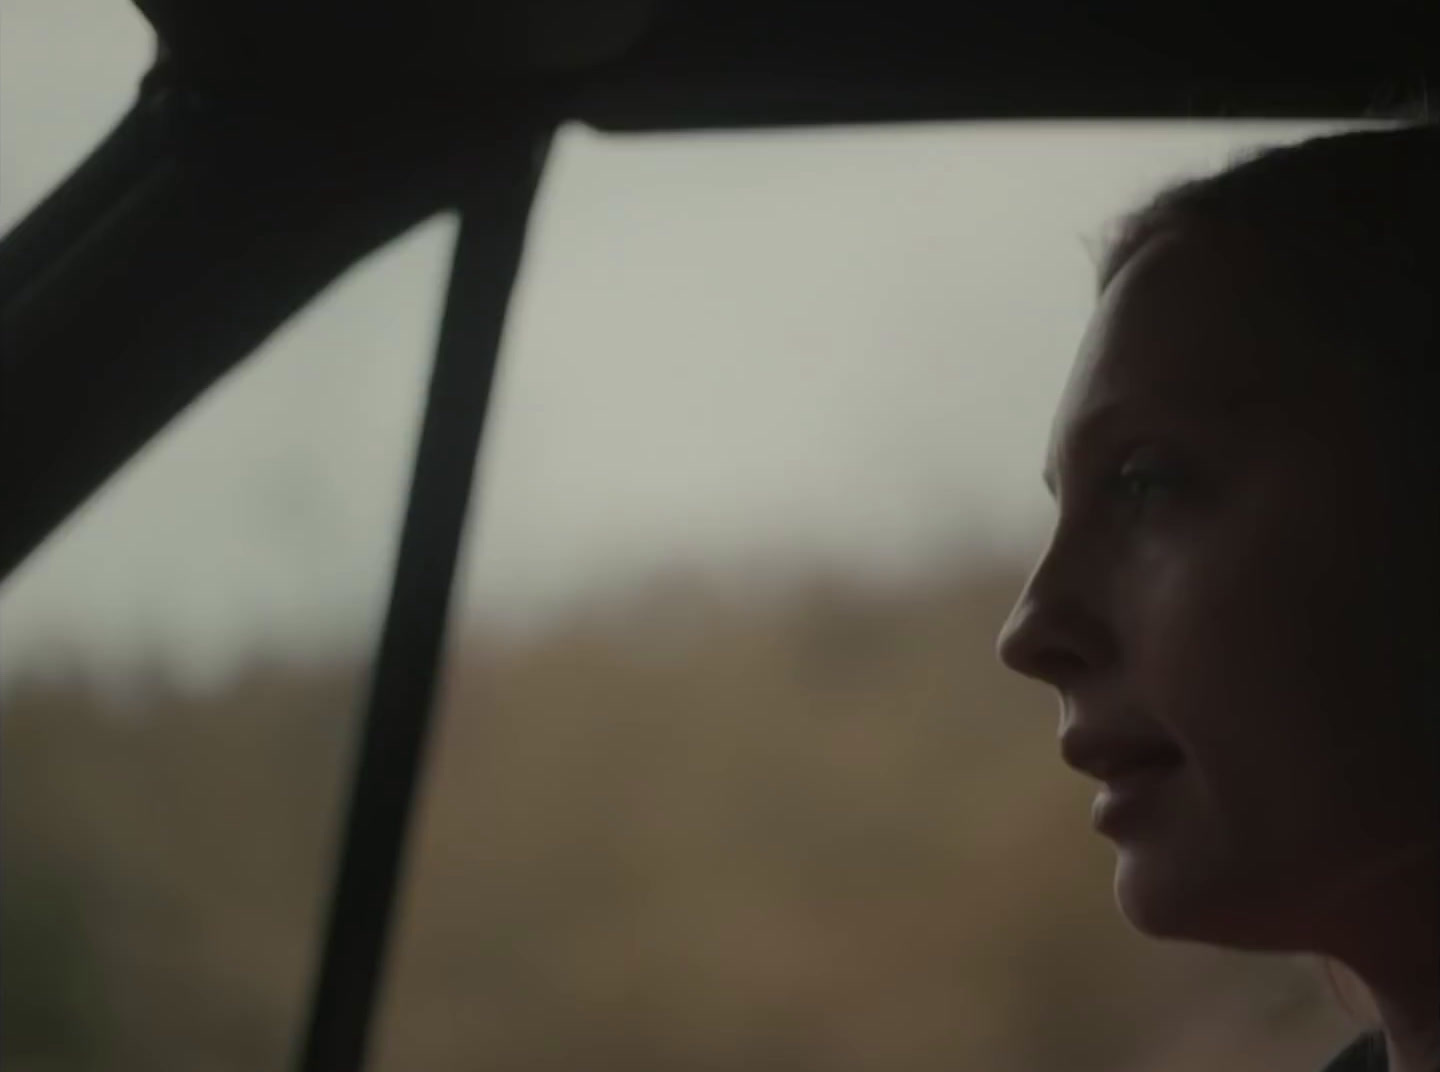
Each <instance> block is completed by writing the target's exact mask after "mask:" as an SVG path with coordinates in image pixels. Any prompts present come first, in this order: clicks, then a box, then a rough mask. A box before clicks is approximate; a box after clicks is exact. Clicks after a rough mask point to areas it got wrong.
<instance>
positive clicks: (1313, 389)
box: [998, 125, 1440, 1072]
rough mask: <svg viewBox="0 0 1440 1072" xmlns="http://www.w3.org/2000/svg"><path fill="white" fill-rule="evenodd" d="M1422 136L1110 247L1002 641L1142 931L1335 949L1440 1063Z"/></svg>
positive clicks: (1359, 152) (1435, 301)
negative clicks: (1048, 528) (1050, 510)
mask: <svg viewBox="0 0 1440 1072" xmlns="http://www.w3.org/2000/svg"><path fill="white" fill-rule="evenodd" d="M1437 221H1440V128H1437V127H1436V126H1434V125H1425V126H1407V127H1402V128H1391V129H1386V130H1370V131H1362V132H1352V133H1348V134H1342V135H1338V136H1328V137H1323V138H1316V139H1312V140H1310V141H1307V142H1303V143H1301V144H1299V145H1296V146H1290V147H1285V148H1280V149H1275V150H1270V151H1268V152H1266V153H1264V154H1262V155H1260V156H1258V157H1254V158H1252V159H1250V160H1248V161H1245V162H1243V163H1241V164H1239V165H1237V166H1233V167H1231V168H1230V169H1228V170H1226V171H1224V172H1222V173H1220V174H1219V175H1216V176H1212V177H1209V178H1205V179H1201V180H1197V181H1193V182H1189V183H1186V184H1183V185H1181V186H1179V187H1176V188H1174V189H1171V190H1169V191H1166V192H1165V193H1162V194H1161V195H1160V196H1159V197H1158V198H1156V199H1155V200H1154V201H1153V202H1152V203H1150V204H1149V205H1147V206H1146V207H1145V208H1143V209H1142V210H1141V211H1139V212H1138V213H1136V214H1135V215H1134V216H1132V217H1130V218H1129V219H1128V220H1127V221H1126V223H1125V225H1124V227H1123V228H1122V230H1121V233H1120V235H1119V237H1118V239H1117V240H1116V241H1115V242H1114V243H1113V245H1112V246H1111V248H1110V250H1109V252H1108V253H1107V255H1106V257H1105V259H1104V262H1103V264H1102V266H1101V272H1100V298H1099V303H1098V306H1097V309H1096V311H1095V314H1094V317H1093V319H1092V321H1091V323H1090V325H1089V328H1088V330H1087V332H1086V334H1085V337H1084V339H1083V341H1082V343H1081V346H1080V350H1079V354H1078V357H1077V358H1076V361H1075V364H1074V366H1073V369H1072V371H1071V374H1070V377H1069V380H1068V382H1067V384H1066V386H1065V390H1064V392H1063V395H1062V398H1061V401H1060V405H1059V409H1058V412H1057V413H1056V415H1055V419H1054V423H1053V426H1052V433H1051V441H1050V443H1049V447H1048V451H1047V458H1046V464H1045V479H1046V483H1047V484H1048V485H1049V487H1050V488H1051V492H1052V495H1053V496H1054V498H1055V502H1056V508H1057V512H1056V521H1055V527H1054V530H1053V532H1052V535H1051V539H1050V543H1049V546H1048V548H1047V549H1046V551H1045V553H1044V555H1043V556H1042V558H1041V560H1040V561H1039V563H1038V564H1037V565H1036V567H1035V569H1034V571H1033V573H1032V575H1031V577H1030V579H1029V581H1028V583H1027V584H1026V586H1025V588H1024V591H1023V592H1022V593H1021V595H1020V597H1019V600H1018V602H1017V604H1016V606H1015V608H1014V610H1013V612H1012V613H1011V615H1010V618H1009V620H1008V621H1007V622H1006V624H1005V626H1004V629H1003V631H1002V633H1001V635H1000V638H999V645H998V650H999V655H1000V657H1001V659H1002V660H1003V661H1004V662H1005V664H1006V665H1007V666H1009V667H1010V668H1011V669H1013V670H1015V671H1017V672H1019V673H1021V674H1025V675H1027V676H1030V677H1033V678H1038V679H1039V680H1041V681H1044V682H1046V683H1047V684H1049V685H1051V686H1052V687H1054V688H1055V689H1056V690H1057V691H1058V692H1059V694H1060V699H1061V705H1060V706H1061V711H1060V727H1059V728H1060V734H1059V742H1060V743H1059V747H1060V753H1061V756H1062V757H1063V759H1064V761H1065V762H1066V763H1068V764H1069V765H1070V766H1072V767H1074V768H1076V769H1078V770H1080V771H1082V772H1085V773H1087V774H1089V775H1091V776H1093V777H1095V778H1096V779H1098V780H1099V781H1101V782H1102V783H1103V787H1102V789H1101V791H1100V794H1099V796H1098V797H1097V799H1096V807H1095V811H1094V820H1095V824H1096V826H1097V827H1098V829H1099V831H1100V832H1101V833H1102V834H1103V835H1104V836H1105V837H1107V838H1108V839H1109V840H1110V841H1111V842H1112V843H1113V845H1114V848H1115V851H1116V869H1115V879H1114V891H1115V898H1116V902H1117V905H1118V907H1119V910H1120V912H1121V913H1122V915H1123V916H1124V917H1125V919H1126V920H1127V921H1128V922H1129V923H1130V925H1131V926H1133V927H1134V928H1135V929H1136V930H1138V931H1140V932H1142V933H1144V934H1147V935H1150V936H1152V937H1155V938H1163V939H1179V940H1183V941H1192V942H1205V943H1210V944H1215V945H1222V946H1227V947H1231V948H1235V949H1243V950H1252V951H1266V952H1284V953H1292V952H1313V953H1316V954H1318V955H1320V956H1321V957H1323V958H1326V959H1327V960H1328V961H1333V962H1337V963H1339V964H1341V965H1344V966H1345V967H1346V968H1347V969H1348V970H1349V971H1350V972H1351V973H1352V974H1353V975H1354V976H1355V977H1357V978H1358V979H1359V980H1360V981H1361V982H1362V983H1363V984H1364V987H1365V990H1366V991H1367V994H1368V996H1369V997H1370V999H1371V1002H1372V1004H1373V1006H1374V1008H1375V1010H1376V1012H1377V1014H1378V1024H1377V1025H1376V1028H1377V1029H1376V1030H1374V1031H1372V1032H1367V1033H1366V1034H1364V1035H1362V1036H1361V1037H1360V1038H1359V1039H1357V1040H1356V1041H1355V1043H1354V1044H1353V1045H1351V1046H1349V1047H1347V1048H1346V1050H1345V1051H1344V1052H1343V1053H1341V1054H1339V1055H1337V1056H1336V1058H1335V1060H1334V1061H1333V1062H1332V1063H1331V1064H1330V1065H1329V1066H1327V1067H1328V1069H1330V1070H1336V1072H1338V1070H1341V1069H1346V1070H1349V1069H1370V1068H1375V1069H1388V1072H1437V1070H1440V788H1437V787H1440V777H1437V775H1440V655H1437V652H1440V600H1437V596H1440V586H1437V583H1436V581H1437V578H1440V570H1437V568H1436V558H1437V554H1440V308H1437V307H1440V222H1437Z"/></svg>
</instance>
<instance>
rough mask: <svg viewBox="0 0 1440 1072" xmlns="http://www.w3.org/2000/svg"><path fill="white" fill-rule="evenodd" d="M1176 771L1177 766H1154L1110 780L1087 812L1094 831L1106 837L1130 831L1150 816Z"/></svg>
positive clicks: (1169, 764) (1178, 766) (1163, 764)
mask: <svg viewBox="0 0 1440 1072" xmlns="http://www.w3.org/2000/svg"><path fill="white" fill-rule="evenodd" d="M1179 769H1180V764H1179V763H1157V764H1154V765H1153V766H1149V767H1137V768H1136V769H1135V770H1133V771H1129V772H1127V773H1126V774H1122V775H1120V776H1119V777H1117V778H1112V779H1110V780H1109V781H1108V782H1106V783H1105V785H1104V786H1103V787H1102V788H1101V790H1100V792H1099V794H1098V795H1097V796H1096V797H1095V804H1094V806H1093V807H1092V808H1091V810H1090V819H1091V821H1092V823H1093V824H1094V826H1095V828H1096V829H1097V830H1099V831H1100V832H1101V833H1105V834H1117V833H1122V832H1124V831H1125V830H1127V829H1132V828H1133V827H1134V825H1135V823H1136V822H1138V821H1141V820H1143V819H1144V818H1145V817H1146V816H1147V815H1150V814H1151V813H1153V811H1154V810H1155V803H1156V796H1157V793H1158V791H1159V790H1160V789H1161V788H1162V787H1163V786H1164V785H1165V784H1166V783H1167V782H1168V781H1169V780H1170V776H1171V775H1173V774H1174V773H1175V772H1176V771H1177V770H1179Z"/></svg>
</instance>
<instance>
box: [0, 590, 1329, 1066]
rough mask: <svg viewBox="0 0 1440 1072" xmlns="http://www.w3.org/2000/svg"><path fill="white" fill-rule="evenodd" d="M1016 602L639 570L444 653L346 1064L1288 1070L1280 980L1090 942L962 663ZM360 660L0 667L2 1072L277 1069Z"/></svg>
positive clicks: (1052, 835)
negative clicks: (375, 992)
mask: <svg viewBox="0 0 1440 1072" xmlns="http://www.w3.org/2000/svg"><path fill="white" fill-rule="evenodd" d="M1020 579H1021V578H1020V574H1019V572H1018V571H1016V570H1012V569H1002V568H995V569H993V570H976V569H975V568H973V567H964V568H962V567H956V568H954V569H952V570H950V571H948V572H947V573H946V574H945V575H944V576H943V577H942V578H941V579H939V580H938V581H935V582H933V583H928V584H926V585H924V586H923V587H917V588H915V589H914V590H910V591H901V590H893V591H865V590H862V589H860V588H858V587H854V586H847V585H845V584H842V583H840V582H837V581H835V580H833V579H826V578H824V577H817V578H812V579H809V580H806V581H804V582H797V583H796V584H795V585H794V586H793V587H792V588H790V589H787V590H786V591H785V592H783V593H778V594H777V593H775V592H770V593H762V592H758V591H748V590H746V589H745V587H744V586H743V585H739V584H736V583H732V582H730V581H725V582H721V581H718V580H717V581H712V582H710V583H708V584H707V583H706V582H704V581H703V580H701V579H699V578H686V577H676V578H670V579H669V580H667V581H665V582H657V584H656V585H655V586H654V587H653V588H652V589H651V590H647V591H646V592H644V593H641V594H638V595H637V596H636V597H635V598H634V599H633V600H631V601H630V602H628V603H626V604H624V605H612V606H603V607H594V608H591V609H590V610H589V611H588V612H585V613H577V616H576V618H575V620H574V621H573V622H572V623H571V624H570V625H569V626H568V627H566V628H563V629H558V630H556V631H554V632H551V633H549V634H547V635H546V636H544V637H542V638H540V639H537V640H534V641H532V642H530V643H527V644H524V645H515V644H507V643H504V642H503V640H502V638H497V637H489V636H485V635H481V634H479V633H475V632H471V633H470V634H468V635H464V636H461V637H459V638H458V639H457V641H456V643H455V645H454V653H453V656H452V659H451V664H450V672H449V674H448V677H447V681H446V685H445V690H444V699H443V710H442V712H441V718H440V722H439V726H438V728H437V735H436V736H435V738H433V739H432V741H431V749H430V756H431V765H430V770H429V781H428V785H427V791H426V794H425V797H424V800H423V804H422V808H421V813H420V815H419V821H418V824H417V827H416V831H415V837H414V839H413V842H412V848H411V855H410V861H409V862H410V870H409V875H410V880H409V883H408V886H407V888H406V890H405V894H404V899H403V903H402V915H401V923H400V927H399V930H398V932H397V934H396V936H395V940H394V943H393V945H392V956H391V958H390V972H389V976H388V982H387V985H386V989H385V993H384V1004H383V1014H382V1015H381V1017H380V1018H379V1020H378V1022H377V1024H376V1033H375V1036H374V1042H375V1047H374V1054H375V1061H374V1063H375V1066H376V1067H378V1068H380V1069H384V1070H386V1072H402V1070H405V1072H408V1070H412V1069H416V1070H419V1069H424V1070H427V1072H429V1070H434V1072H447V1070H456V1072H459V1070H471V1069H480V1068H484V1069H487V1070H503V1072H509V1070H515V1072H519V1070H533V1072H549V1070H559V1069H567V1070H568V1069H593V1070H617V1072H619V1070H634V1072H651V1070H655V1072H658V1070H662V1069H665V1070H669V1069H674V1070H681V1072H689V1070H692V1069H693V1070H706V1072H730V1070H740V1069H746V1070H765V1069H775V1070H781V1069H786V1070H800V1072H808V1070H814V1072H870V1070H876V1072H878V1070H881V1069H884V1070H894V1072H931V1070H937V1072H938V1070H940V1069H958V1068H964V1069H972V1068H978V1069H991V1070H995V1072H1021V1070H1025V1072H1031V1070H1041V1069H1044V1070H1051V1069H1068V1070H1075V1072H1084V1070H1120V1072H1160V1070H1165V1072H1192V1070H1194V1072H1199V1070H1201V1069H1206V1070H1212V1069H1216V1068H1226V1069H1230V1070H1233V1072H1259V1070H1261V1069H1265V1070H1267V1072H1284V1070H1286V1069H1295V1070H1296V1072H1302V1070H1304V1072H1308V1070H1311V1069H1315V1068H1318V1067H1319V1066H1320V1064H1322V1063H1323V1060H1324V1059H1325V1058H1326V1057H1327V1056H1328V1055H1329V1054H1330V1053H1332V1052H1333V1051H1334V1050H1335V1049H1336V1048H1338V1046H1339V1045H1340V1044H1341V1042H1342V1041H1343V1040H1344V1039H1346V1038H1348V1037H1349V1036H1350V1035H1352V1034H1353V1033H1354V1031H1355V1029H1354V1027H1353V1026H1352V1025H1351V1024H1349V1023H1348V1022H1347V1021H1346V1020H1345V1019H1344V1016H1343V1014H1342V1013H1341V1012H1340V1011H1339V1010H1338V1009H1337V1008H1336V1006H1335V1004H1334V1002H1333V1000H1332V999H1331V997H1330V996H1329V995H1328V994H1327V992H1326V991H1325V988H1324V986H1323V983H1322V982H1321V976H1320V974H1319V972H1318V970H1317V969H1316V968H1315V967H1314V966H1313V965H1312V964H1311V963H1310V962H1308V961H1306V960H1303V959H1298V958H1270V957H1254V956H1241V955H1238V954H1229V953H1222V952H1219V951H1215V950H1210V949H1205V948H1202V947H1191V946H1179V945H1161V944H1158V943H1154V942H1150V941H1147V940H1145V939H1142V938H1140V937H1138V936H1136V935H1134V934H1133V933H1131V932H1130V931H1129V930H1128V928H1127V927H1126V926H1125V924H1124V923H1123V922H1122V921H1121V920H1120V919H1119V917H1118V915H1117V914H1116V912H1115V910H1114V908H1113V905H1112V903H1111V893H1110V870H1111V853H1110V850H1109V848H1108V846H1107V845H1106V844H1105V843H1104V842H1103V841H1102V840H1101V839H1099V838H1098V837H1097V836H1096V835H1094V834H1093V833H1092V832H1091V831H1090V830H1089V828H1088V819H1087V816H1088V805H1089V800H1090V797H1091V793H1092V790H1091V787H1090V785H1089V784H1088V783H1087V782H1086V781H1085V780H1083V779H1081V778H1080V777H1078V776H1077V775H1074V774H1072V773H1071V772H1069V771H1068V770H1066V769H1065V768H1064V767H1063V766H1062V765H1061V764H1060V763H1059V761H1058V759H1057V757H1056V753H1055V742H1054V733H1055V704H1054V700H1053V699H1052V698H1051V697H1050V696H1049V695H1048V694H1047V693H1046V692H1045V690H1043V689H1041V688H1039V687H1038V686H1032V685H1029V684H1027V683H1025V682H1022V681H1018V680H1014V679H1012V678H1011V677H1010V675H1008V674H1006V673H1005V672H1004V671H1003V670H1001V669H1000V668H999V667H998V666H997V665H996V664H995V662H994V660H993V656H992V654H991V651H992V644H993V638H994V634H995V630H996V629H997V628H998V625H999V623H1000V621H1001V619H1002V618H1003V616H1004V613H1005V611H1006V610H1007V609H1008V607H1009V604H1010V601H1011V599H1012V598H1013V596H1014V594H1015V592H1016V590H1017V588H1018V585H1019V582H1020ZM363 674H364V659H363V657H362V656H361V655H357V656H356V660H355V661H354V663H353V664H336V665H304V666H297V665H290V664H286V663H284V662H281V661H278V660H277V661H274V662H271V663H265V664H257V665H254V666H252V667H251V668H250V669H249V670H248V671H247V672H246V673H244V674H242V675H240V676H239V677H237V678H236V679H234V680H232V681H231V682H229V684H228V685H227V686H226V687H225V688H224V689H223V690H221V691H218V692H216V693H214V694H209V695H187V694H184V693H182V692H179V691H177V690H176V689H175V688H174V687H172V686H170V685H168V684H167V682H166V681H165V680H164V679H163V678H162V677H160V676H158V675H157V676H156V677H154V678H153V680H151V681H150V682H149V684H148V685H147V686H146V687H145V688H144V689H143V690H142V691H141V692H140V693H139V694H138V695H132V696H131V697H130V698H129V699H128V700H127V701H125V702H124V703H122V702H121V701H120V700H119V699H117V698H116V697H115V696H113V695H111V694H109V693H107V692H106V690H105V689H104V688H102V687H101V686H100V685H99V684H98V683H89V684H87V682H86V681H85V679H84V678H83V677H82V676H79V675H75V676H72V678H70V679H69V680H67V681H65V682H64V683H63V684H57V683H55V682H53V681H51V682H45V681H42V680H40V679H38V678H33V679H25V678H23V677H20V678H17V679H15V680H12V681H10V682H9V683H8V689H7V695H6V697H5V711H4V720H3V733H4V742H3V744H4V755H5V770H4V778H3V782H0V787H3V788H0V805H3V838H4V849H5V860H4V902H3V905H4V920H3V923H4V934H3V943H4V957H3V961H0V964H3V981H0V982H3V1001H4V1010H3V1011H4V1019H5V1031H4V1041H3V1054H0V1056H3V1059H4V1063H5V1067H6V1068H7V1069H9V1070H11V1072H42V1070H43V1072H61V1070H64V1072H69V1070H89V1069H106V1070H114V1072H131V1070H134V1072H139V1070H146V1072H150V1070H156V1069H186V1070H194V1072H230V1070H240V1069H246V1070H251V1069H280V1068H284V1067H287V1063H288V1060H289V1057H290V1052H291V1047H292V1045H293V1040H294V1037H295V1034H296V1032H297V1030H298V1028H299V1019H300V1016H301V1013H302V1008H303V1003H304V997H305V992H306V988H307V987H308V983H309V972H310V970H311V962H312V958H313V956H314V951H315V949H314V946H315V940H316V933H317V928H318V925H319V922H320V919H321V910H322V903H323V897H324V893H325V887H326V884H327V883H328V878H329V873H330V869H331V867H332V866H333V859H332V855H331V854H332V852H333V850H334V839H335V836H336V831H337V824H338V821H339V808H340V803H341V798H342V795H343V783H344V776H345V772H346V769H347V765H348V762H349V758H350V749H351V748H352V746H353V743H354V741H353V734H354V731H355V726H356V718H355V711H356V708H357V704H358V703H359V700H360V698H361V695H362V693H363V683H364V681H363Z"/></svg>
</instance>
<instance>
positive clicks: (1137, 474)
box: [1115, 461, 1177, 503]
mask: <svg viewBox="0 0 1440 1072" xmlns="http://www.w3.org/2000/svg"><path fill="white" fill-rule="evenodd" d="M1176 482H1177V477H1176V475H1175V474H1174V473H1173V472H1171V471H1170V470H1169V469H1167V468H1164V467H1162V466H1159V465H1156V464H1155V463H1153V462H1143V463H1142V462H1138V461H1130V462H1127V463H1126V464H1125V465H1123V466H1121V468H1120V471H1119V472H1118V473H1117V474H1116V475H1115V490H1116V491H1117V493H1118V494H1119V495H1120V496H1121V497H1122V498H1124V499H1126V500H1127V501H1130V502H1135V503H1144V502H1148V501H1150V500H1152V499H1154V498H1155V497H1156V496H1158V495H1161V494H1164V493H1165V492H1167V491H1170V490H1171V489H1172V488H1173V487H1174V486H1175V484H1176Z"/></svg>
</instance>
